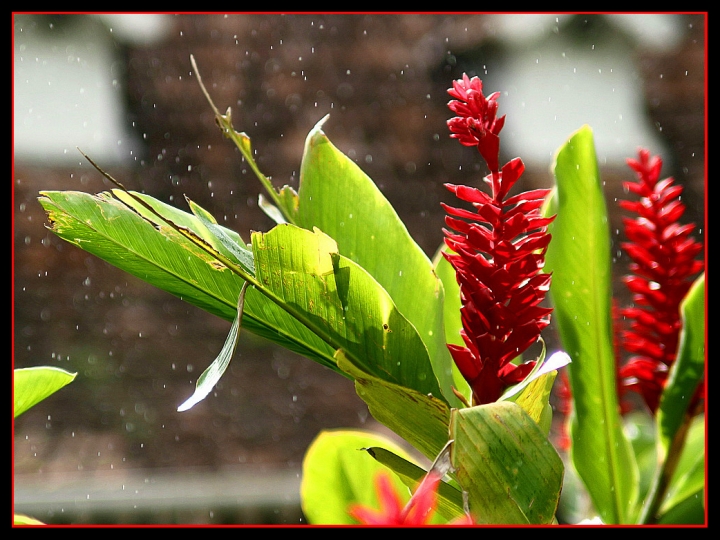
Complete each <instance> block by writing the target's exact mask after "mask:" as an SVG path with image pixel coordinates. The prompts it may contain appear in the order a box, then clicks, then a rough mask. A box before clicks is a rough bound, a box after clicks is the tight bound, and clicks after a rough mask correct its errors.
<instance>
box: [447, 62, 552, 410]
mask: <svg viewBox="0 0 720 540" xmlns="http://www.w3.org/2000/svg"><path fill="white" fill-rule="evenodd" d="M448 93H449V94H450V95H451V96H453V97H456V98H458V100H453V101H451V102H450V103H449V104H448V107H449V108H450V109H451V110H452V111H454V112H456V113H458V114H459V115H460V116H458V117H455V118H452V119H451V120H449V121H448V126H449V128H450V131H451V132H452V135H451V136H452V137H455V138H457V139H459V140H460V142H461V143H462V144H464V145H467V146H470V145H475V146H477V148H478V151H479V152H480V154H481V155H482V157H483V158H484V159H485V161H486V163H487V165H488V167H489V168H490V175H488V176H487V177H485V182H487V183H488V184H490V187H491V194H490V195H488V194H487V193H485V192H483V191H480V190H479V189H476V188H472V187H468V186H456V185H452V184H446V187H447V188H448V189H449V190H450V191H452V192H453V193H454V194H455V195H456V196H457V197H458V198H459V199H461V200H463V201H466V202H468V203H470V204H471V205H472V206H473V207H474V211H469V210H463V209H459V208H453V207H451V206H448V205H445V204H443V207H444V208H445V210H446V211H447V213H448V215H447V216H446V217H445V223H446V224H447V226H448V227H449V228H450V229H452V230H447V229H446V230H444V232H445V243H446V244H447V246H448V247H449V248H450V249H451V250H452V251H453V253H446V254H445V257H446V258H447V259H448V261H449V262H450V264H452V266H453V268H455V272H456V276H457V280H458V283H459V285H460V295H461V300H462V308H461V318H462V325H463V329H462V330H461V336H462V338H463V340H464V342H465V347H459V346H455V345H448V348H449V349H450V352H451V354H452V356H453V359H454V361H455V363H456V364H457V366H458V369H459V370H460V372H461V373H462V375H463V377H465V379H466V380H467V381H468V383H469V384H470V386H471V388H472V391H473V402H474V403H475V404H483V403H491V402H494V401H497V399H498V398H499V397H500V396H501V395H502V393H503V391H504V390H505V389H506V388H507V387H509V386H511V385H513V384H516V383H518V382H520V381H522V380H523V379H524V378H525V377H526V376H527V375H528V373H529V372H530V371H531V370H532V368H533V366H534V364H535V363H534V362H526V363H524V364H521V365H515V364H512V363H511V361H512V360H513V359H514V358H515V357H517V356H519V355H520V354H522V353H523V352H524V351H525V350H526V349H527V348H528V347H529V346H530V345H531V344H532V343H534V342H535V341H536V340H537V339H538V337H539V336H540V331H541V330H542V329H543V328H545V327H546V326H547V325H548V324H549V322H550V317H549V316H550V312H551V311H552V309H551V308H544V307H540V305H539V304H540V303H541V302H542V301H543V299H544V298H545V294H546V293H547V291H548V289H549V287H550V275H549V274H542V273H540V270H541V268H542V266H543V264H544V257H545V250H546V249H547V245H548V243H549V242H550V235H549V234H548V233H547V226H548V224H549V223H550V222H551V221H552V220H553V219H554V216H553V217H550V218H543V217H542V215H541V214H540V208H541V206H542V204H543V201H544V199H545V197H546V196H547V194H548V192H549V191H550V190H548V189H537V190H532V191H527V192H525V193H521V194H519V195H515V196H513V197H509V198H507V199H506V196H507V194H508V193H509V191H510V189H511V188H512V187H513V185H514V184H515V183H516V182H517V180H518V179H519V178H520V175H521V174H522V173H523V171H524V169H525V166H524V164H523V162H522V160H520V158H515V159H513V160H511V161H510V162H508V163H507V164H505V165H504V166H503V167H502V170H500V168H499V166H498V156H499V137H498V134H499V132H500V130H501V129H502V126H503V123H504V120H505V117H504V116H503V117H502V118H499V119H496V113H497V102H496V99H497V97H498V95H499V94H498V93H495V94H492V95H491V96H489V97H487V98H486V97H485V96H484V95H483V94H482V81H480V79H478V78H477V77H473V78H472V79H469V78H468V77H467V75H463V78H462V79H459V80H457V81H454V82H453V88H452V89H450V90H448Z"/></svg>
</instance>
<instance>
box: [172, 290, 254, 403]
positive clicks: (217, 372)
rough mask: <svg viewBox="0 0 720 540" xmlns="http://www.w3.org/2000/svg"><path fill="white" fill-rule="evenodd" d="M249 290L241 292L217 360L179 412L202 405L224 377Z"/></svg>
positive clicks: (234, 345) (202, 376)
mask: <svg viewBox="0 0 720 540" xmlns="http://www.w3.org/2000/svg"><path fill="white" fill-rule="evenodd" d="M246 290H247V283H245V285H244V286H243V288H242V289H241V290H240V297H239V298H238V305H237V315H236V316H235V320H234V321H233V323H232V326H231V327H230V332H229V333H228V336H227V338H226V339H225V344H224V345H223V347H222V349H221V350H220V354H218V356H217V358H215V360H214V361H213V363H212V364H210V366H209V367H208V368H207V369H206V370H205V371H203V373H202V375H200V377H199V378H198V380H197V383H196V385H195V392H194V393H193V395H192V396H190V397H189V398H188V399H187V400H186V401H185V402H183V404H182V405H180V406H179V407H178V409H177V410H178V412H183V411H187V410H189V409H191V408H192V407H194V406H195V405H196V404H198V403H200V402H201V401H202V400H203V399H205V398H206V397H207V395H208V394H209V393H210V391H211V390H212V389H213V388H215V385H216V384H217V383H218V381H219V380H220V377H222V376H223V373H225V370H226V369H227V367H228V365H230V360H232V357H233V355H234V354H235V349H236V348H237V343H238V337H239V335H240V321H241V320H242V314H243V306H244V304H245V291H246Z"/></svg>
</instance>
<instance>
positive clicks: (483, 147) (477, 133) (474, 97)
mask: <svg viewBox="0 0 720 540" xmlns="http://www.w3.org/2000/svg"><path fill="white" fill-rule="evenodd" d="M448 94H450V95H451V96H452V97H454V98H455V99H454V100H451V101H450V102H449V103H448V107H449V108H450V110H451V111H453V112H454V113H456V114H457V115H458V116H456V117H454V118H451V119H450V120H448V122H447V124H448V127H449V128H450V131H451V132H452V134H451V135H450V136H451V137H453V138H456V139H457V140H458V141H460V144H463V145H465V146H477V148H478V150H479V151H480V154H481V155H482V157H483V158H484V159H485V161H486V162H487V164H488V167H489V168H490V172H492V173H497V172H498V170H499V162H498V157H499V154H500V138H499V137H498V135H499V134H500V130H501V129H502V128H503V125H504V124H505V117H504V116H502V117H500V118H496V116H497V109H498V103H497V101H496V100H497V98H498V97H500V93H499V92H495V93H494V94H491V95H490V96H488V97H487V98H486V97H485V96H484V95H483V93H482V81H481V80H480V79H478V78H477V77H473V78H472V79H470V78H469V77H468V76H467V75H466V74H463V78H462V79H459V80H457V81H453V87H452V88H450V89H449V90H448Z"/></svg>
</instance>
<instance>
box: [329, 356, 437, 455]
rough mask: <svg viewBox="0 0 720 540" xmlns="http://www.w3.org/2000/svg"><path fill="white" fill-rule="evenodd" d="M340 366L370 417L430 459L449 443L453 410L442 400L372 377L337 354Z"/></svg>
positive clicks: (352, 362)
mask: <svg viewBox="0 0 720 540" xmlns="http://www.w3.org/2000/svg"><path fill="white" fill-rule="evenodd" d="M336 357H337V364H338V367H339V368H340V369H342V370H344V371H345V372H346V373H348V375H350V376H351V377H352V378H353V379H354V380H355V391H356V392H357V394H358V396H360V398H361V399H362V400H363V401H364V402H365V403H367V406H368V409H369V410H370V414H372V415H373V418H375V419H376V420H377V421H378V422H380V423H382V424H384V425H385V426H387V427H388V428H390V429H391V430H393V431H394V432H395V433H397V434H398V435H400V436H401V437H402V438H403V439H405V440H406V441H407V442H408V443H410V444H411V445H413V446H414V447H415V448H416V449H417V450H418V451H419V452H420V453H422V454H423V455H424V456H425V457H427V458H428V459H431V460H432V459H435V457H436V456H437V455H438V454H439V453H440V451H441V450H442V449H443V447H444V446H445V444H447V441H448V429H449V428H448V424H449V420H450V407H449V406H448V404H447V403H446V402H445V401H444V400H441V399H439V398H436V397H433V396H431V395H427V394H424V393H421V392H418V391H417V390H413V389H410V388H407V387H404V386H400V385H397V384H393V383H390V382H388V381H387V380H384V379H381V378H378V377H376V376H373V375H371V374H369V373H367V372H366V371H364V370H363V369H361V368H360V367H359V366H358V364H357V363H356V362H355V361H353V360H352V359H351V358H349V357H348V356H347V355H346V354H345V353H344V351H342V350H339V351H338V352H337V354H336Z"/></svg>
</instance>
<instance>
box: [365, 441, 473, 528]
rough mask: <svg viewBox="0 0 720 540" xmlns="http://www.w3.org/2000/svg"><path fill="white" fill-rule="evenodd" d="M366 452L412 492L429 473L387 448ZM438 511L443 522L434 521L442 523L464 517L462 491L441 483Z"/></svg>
mask: <svg viewBox="0 0 720 540" xmlns="http://www.w3.org/2000/svg"><path fill="white" fill-rule="evenodd" d="M366 450H367V452H368V454H370V455H371V456H372V457H373V458H375V459H376V460H377V461H378V462H379V463H382V464H383V465H385V466H386V467H388V468H389V469H391V470H392V471H393V472H394V473H395V474H396V475H397V476H398V478H400V480H402V482H403V483H404V484H405V485H406V486H407V487H408V488H409V489H410V491H411V492H415V489H416V488H417V486H418V484H419V483H420V481H421V480H422V479H423V477H424V476H425V475H426V474H427V471H426V470H425V469H423V468H422V467H419V466H418V465H416V464H415V463H413V462H411V461H409V460H408V459H407V458H403V457H400V456H398V455H397V454H395V453H393V452H391V451H390V450H387V449H386V448H380V447H372V448H367V449H366ZM436 511H437V513H438V514H439V516H441V517H442V520H434V521H438V522H441V523H446V522H448V521H451V520H453V519H456V518H459V517H461V516H462V515H463V497H462V491H461V490H460V489H459V488H458V487H456V486H453V485H450V484H449V483H447V482H444V481H443V482H440V483H439V484H438V489H437V508H436Z"/></svg>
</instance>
